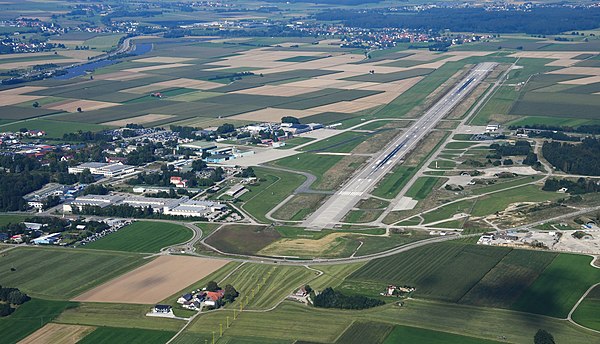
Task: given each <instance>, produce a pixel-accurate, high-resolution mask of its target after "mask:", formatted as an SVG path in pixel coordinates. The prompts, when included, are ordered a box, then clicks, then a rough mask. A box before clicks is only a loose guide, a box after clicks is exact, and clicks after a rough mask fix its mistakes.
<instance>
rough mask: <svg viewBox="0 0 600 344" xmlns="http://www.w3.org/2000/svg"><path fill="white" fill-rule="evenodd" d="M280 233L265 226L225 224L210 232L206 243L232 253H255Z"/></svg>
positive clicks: (276, 238)
mask: <svg viewBox="0 0 600 344" xmlns="http://www.w3.org/2000/svg"><path fill="white" fill-rule="evenodd" d="M280 237H281V235H280V234H279V232H278V231H277V230H275V229H274V228H269V227H266V226H246V225H227V226H224V227H222V228H221V229H219V230H218V231H217V232H215V233H214V234H212V235H211V236H210V237H209V238H208V239H207V240H206V243H207V244H209V245H211V246H213V247H215V248H217V249H218V250H220V251H223V252H227V253H234V254H247V255H252V254H256V253H257V252H258V251H260V250H261V249H263V248H265V247H266V246H268V245H269V244H271V243H273V242H275V241H277V240H278V239H279V238H280Z"/></svg>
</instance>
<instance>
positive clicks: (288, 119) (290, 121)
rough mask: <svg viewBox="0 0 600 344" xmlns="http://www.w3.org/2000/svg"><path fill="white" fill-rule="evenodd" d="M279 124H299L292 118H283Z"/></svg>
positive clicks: (296, 119) (298, 121)
mask: <svg viewBox="0 0 600 344" xmlns="http://www.w3.org/2000/svg"><path fill="white" fill-rule="evenodd" d="M281 123H291V124H300V120H299V119H298V118H296V117H293V116H284V117H282V118H281Z"/></svg>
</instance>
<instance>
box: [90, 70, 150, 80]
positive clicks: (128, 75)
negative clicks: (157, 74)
mask: <svg viewBox="0 0 600 344" xmlns="http://www.w3.org/2000/svg"><path fill="white" fill-rule="evenodd" d="M148 76H150V75H149V74H144V73H132V72H114V73H107V74H100V75H97V76H94V78H95V79H97V80H112V81H127V80H133V79H139V78H144V77H148Z"/></svg>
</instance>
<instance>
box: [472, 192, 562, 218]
mask: <svg viewBox="0 0 600 344" xmlns="http://www.w3.org/2000/svg"><path fill="white" fill-rule="evenodd" d="M563 197H564V195H561V194H558V193H556V192H546V191H542V190H541V189H540V187H539V186H537V185H525V186H523V187H519V188H514V189H510V190H505V191H500V192H497V193H494V194H491V195H487V196H482V197H480V198H478V199H477V203H476V204H475V206H474V207H473V210H472V212H471V215H473V216H484V215H489V214H493V213H495V212H497V211H502V210H504V209H506V208H507V207H508V206H509V205H510V204H512V203H516V202H543V201H548V200H556V199H559V198H563Z"/></svg>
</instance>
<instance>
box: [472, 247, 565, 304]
mask: <svg viewBox="0 0 600 344" xmlns="http://www.w3.org/2000/svg"><path fill="white" fill-rule="evenodd" d="M556 256H557V254H556V253H550V252H537V251H530V250H512V251H510V253H509V254H507V255H506V256H505V257H504V258H503V259H502V260H501V261H500V262H499V263H498V264H497V265H496V266H494V268H493V269H491V270H490V271H489V272H488V273H487V274H486V275H485V276H484V277H483V278H482V279H481V280H480V281H479V283H477V284H476V285H475V286H474V287H473V288H472V289H471V290H469V292H468V293H467V294H465V295H464V296H463V297H462V298H461V299H460V303H467V304H472V305H476V306H487V307H498V308H506V307H507V306H509V305H512V304H513V303H514V302H515V301H516V300H517V299H518V298H519V296H520V295H521V294H522V293H523V292H524V291H525V290H526V289H527V288H528V287H529V286H530V285H531V284H532V283H533V281H535V280H536V279H537V278H538V276H539V275H540V274H541V273H542V271H544V269H545V268H546V267H547V266H548V264H550V263H551V262H552V261H553V260H554V258H556Z"/></svg>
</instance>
